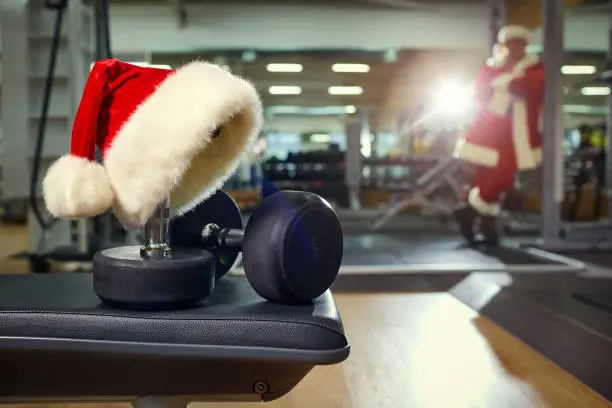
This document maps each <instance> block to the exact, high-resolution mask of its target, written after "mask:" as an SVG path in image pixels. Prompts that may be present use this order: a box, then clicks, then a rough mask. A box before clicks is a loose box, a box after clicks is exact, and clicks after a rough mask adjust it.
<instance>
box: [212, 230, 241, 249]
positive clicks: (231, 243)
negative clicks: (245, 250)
mask: <svg viewBox="0 0 612 408" xmlns="http://www.w3.org/2000/svg"><path fill="white" fill-rule="evenodd" d="M243 239H244V230H241V229H233V228H221V227H219V226H218V225H217V224H208V225H207V226H205V227H204V229H203V230H202V241H203V242H204V245H205V246H206V247H207V248H208V249H219V248H221V249H222V248H238V249H241V248H242V241H243Z"/></svg>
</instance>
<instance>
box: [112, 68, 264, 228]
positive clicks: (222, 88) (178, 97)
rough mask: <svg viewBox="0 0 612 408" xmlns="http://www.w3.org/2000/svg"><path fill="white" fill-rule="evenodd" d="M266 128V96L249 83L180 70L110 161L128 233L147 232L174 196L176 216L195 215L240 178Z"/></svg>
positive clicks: (142, 109)
mask: <svg viewBox="0 0 612 408" xmlns="http://www.w3.org/2000/svg"><path fill="white" fill-rule="evenodd" d="M261 121H262V107H261V102H260V99H259V96H258V95H257V92H256V90H255V88H254V87H253V86H252V85H251V84H250V83H249V82H247V81H246V80H244V79H242V78H239V77H236V76H234V75H232V74H230V73H229V72H227V71H226V70H225V69H223V68H221V67H219V66H217V65H212V64H208V63H204V62H194V63H191V64H188V65H186V66H184V67H182V68H180V69H178V70H177V71H176V72H175V73H173V74H172V75H171V76H170V77H168V78H167V79H166V80H165V81H164V82H163V83H162V84H161V85H160V86H159V87H158V88H157V90H156V91H155V93H154V94H152V95H151V96H150V97H149V98H148V99H147V100H146V101H144V102H143V103H142V104H141V105H140V106H139V107H138V108H137V109H136V111H135V112H134V114H133V115H132V117H131V118H130V120H129V121H127V122H126V123H125V124H124V126H123V128H122V129H121V130H120V131H119V133H118V134H117V135H116V136H115V138H114V140H113V143H112V145H111V146H110V148H109V149H108V150H107V152H106V154H105V158H104V159H105V160H104V165H105V167H106V169H107V172H108V175H109V177H110V180H111V183H112V185H113V188H114V190H115V193H116V199H115V202H114V208H115V212H116V213H117V216H118V218H119V220H120V221H121V222H122V224H123V225H124V226H125V227H127V228H134V227H140V226H143V225H144V224H145V223H146V222H147V220H148V219H149V218H150V216H151V215H152V213H153V211H154V210H155V207H156V206H157V204H158V203H159V202H160V201H162V200H163V199H164V198H165V197H167V196H168V195H169V196H170V202H171V206H172V213H173V214H182V213H184V212H187V211H189V210H190V209H192V208H193V207H195V206H196V205H197V204H198V203H200V202H201V201H202V200H204V199H206V198H207V197H208V196H210V195H211V194H212V193H213V192H214V191H215V190H217V189H218V188H219V187H221V185H222V184H223V182H225V180H226V179H227V178H228V177H230V176H231V174H232V173H233V172H234V171H235V169H236V166H237V163H238V161H239V159H240V156H241V155H242V153H243V152H244V151H245V150H247V149H248V147H249V145H250V144H251V143H252V141H253V139H254V138H255V136H257V134H258V133H259V130H260V127H261ZM218 126H221V127H222V128H221V129H222V131H221V134H220V135H219V136H218V137H217V138H214V139H213V138H212V137H211V135H212V132H213V131H214V130H215V129H216V128H217V127H218Z"/></svg>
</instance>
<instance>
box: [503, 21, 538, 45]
mask: <svg viewBox="0 0 612 408" xmlns="http://www.w3.org/2000/svg"><path fill="white" fill-rule="evenodd" d="M513 38H522V39H523V40H525V41H527V42H529V41H530V40H531V30H529V29H528V28H526V27H523V26H519V25H509V26H506V27H503V28H502V29H501V30H499V33H498V34H497V41H498V42H499V43H500V44H503V43H505V42H506V41H508V40H511V39H513Z"/></svg>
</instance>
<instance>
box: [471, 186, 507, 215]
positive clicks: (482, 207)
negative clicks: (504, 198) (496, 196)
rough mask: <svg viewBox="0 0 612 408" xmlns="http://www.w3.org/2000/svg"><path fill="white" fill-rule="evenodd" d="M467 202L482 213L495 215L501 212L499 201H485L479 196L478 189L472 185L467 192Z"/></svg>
mask: <svg viewBox="0 0 612 408" xmlns="http://www.w3.org/2000/svg"><path fill="white" fill-rule="evenodd" d="M468 203H469V204H470V205H471V206H472V208H474V209H475V210H476V211H478V212H479V213H480V214H482V215H489V216H496V215H499V213H500V212H501V207H500V206H499V203H487V202H486V201H485V200H483V199H482V197H481V196H480V189H479V188H478V187H474V188H473V189H471V190H470V193H469V194H468Z"/></svg>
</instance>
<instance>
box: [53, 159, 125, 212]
mask: <svg viewBox="0 0 612 408" xmlns="http://www.w3.org/2000/svg"><path fill="white" fill-rule="evenodd" d="M42 187H43V196H44V199H45V204H46V205H47V209H48V210H49V212H50V213H51V215H53V216H55V217H57V218H67V219H73V218H85V217H93V216H96V215H99V214H102V213H104V212H105V211H106V210H108V209H109V208H110V207H111V205H112V203H113V198H114V194H113V188H112V187H111V184H110V181H109V179H108V176H107V174H106V171H105V170H104V167H102V166H101V165H100V164H99V163H96V162H93V161H90V160H88V159H86V158H83V157H77V156H62V157H60V158H59V159H58V160H57V161H55V162H54V163H53V164H52V165H51V167H49V170H48V171H47V174H46V175H45V178H44V180H43V184H42Z"/></svg>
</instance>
